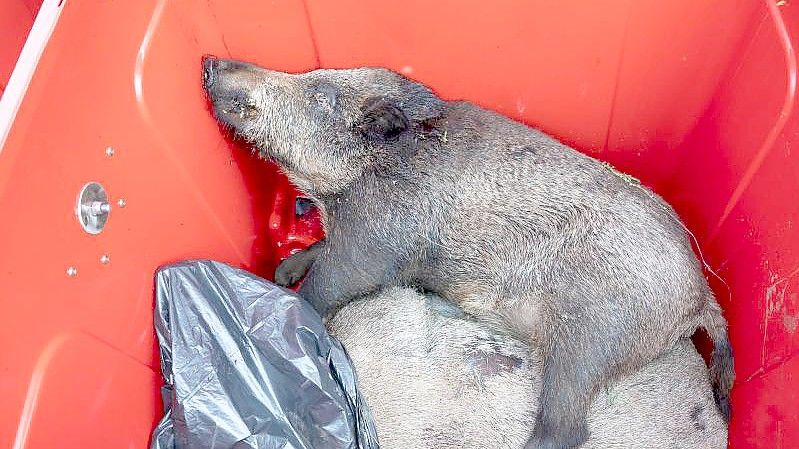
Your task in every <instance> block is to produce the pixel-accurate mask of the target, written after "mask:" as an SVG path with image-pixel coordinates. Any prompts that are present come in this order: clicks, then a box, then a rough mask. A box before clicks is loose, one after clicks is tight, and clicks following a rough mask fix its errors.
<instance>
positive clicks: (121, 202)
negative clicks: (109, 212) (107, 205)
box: [117, 198, 128, 207]
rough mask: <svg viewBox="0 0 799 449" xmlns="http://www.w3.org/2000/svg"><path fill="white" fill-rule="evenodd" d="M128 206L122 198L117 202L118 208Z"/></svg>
mask: <svg viewBox="0 0 799 449" xmlns="http://www.w3.org/2000/svg"><path fill="white" fill-rule="evenodd" d="M127 204H128V202H127V201H125V200H124V199H122V198H120V199H119V201H117V206H119V207H125V206H127Z"/></svg>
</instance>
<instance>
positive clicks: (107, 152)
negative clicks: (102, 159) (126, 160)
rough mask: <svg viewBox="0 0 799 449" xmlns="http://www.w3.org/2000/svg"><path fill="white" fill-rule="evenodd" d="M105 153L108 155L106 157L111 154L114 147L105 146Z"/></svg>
mask: <svg viewBox="0 0 799 449" xmlns="http://www.w3.org/2000/svg"><path fill="white" fill-rule="evenodd" d="M105 155H106V156H108V157H111V156H113V155H114V148H113V147H108V148H106V149H105Z"/></svg>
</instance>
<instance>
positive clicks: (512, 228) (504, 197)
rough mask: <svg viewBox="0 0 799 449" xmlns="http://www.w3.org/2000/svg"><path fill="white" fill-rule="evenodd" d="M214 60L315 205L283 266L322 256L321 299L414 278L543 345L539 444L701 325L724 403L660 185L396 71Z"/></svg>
mask: <svg viewBox="0 0 799 449" xmlns="http://www.w3.org/2000/svg"><path fill="white" fill-rule="evenodd" d="M204 70H205V71H206V77H205V79H206V83H205V87H206V91H207V92H208V94H209V97H210V98H211V100H212V103H213V106H214V113H215V115H216V117H217V119H218V120H219V121H220V122H222V123H224V124H226V125H227V126H230V127H232V128H233V129H234V130H235V132H236V133H237V134H238V135H240V136H241V137H243V138H245V139H247V140H248V141H250V142H251V143H253V144H254V145H255V146H256V147H257V148H258V149H259V150H260V151H261V152H262V154H263V155H264V156H265V157H268V158H270V159H272V160H274V161H275V162H277V163H278V164H279V165H280V166H281V168H282V169H283V170H284V171H285V172H286V174H287V175H288V176H289V178H290V179H291V180H292V181H293V182H294V183H295V184H296V185H297V186H298V187H299V188H300V189H301V190H302V191H303V192H305V193H306V194H308V195H309V196H311V197H312V198H314V200H315V202H316V204H317V205H318V206H319V208H320V209H321V212H322V217H323V222H324V226H325V230H326V240H325V241H324V242H323V243H320V244H319V246H318V247H315V249H314V250H313V254H311V255H310V256H308V257H301V256H298V257H295V258H292V259H290V260H287V261H286V264H287V265H285V266H283V267H281V268H282V273H289V274H291V276H290V277H286V278H285V279H283V281H291V280H292V279H291V278H296V277H299V276H301V274H302V272H304V271H305V269H306V268H307V267H308V266H310V270H309V272H308V275H307V277H306V279H305V281H304V282H303V283H302V286H301V290H300V293H301V294H302V295H303V296H304V297H305V298H306V299H307V300H309V301H310V302H311V303H312V304H314V306H315V307H316V308H317V310H319V311H320V313H323V314H329V313H330V312H332V311H334V310H336V309H337V308H339V307H341V306H342V305H344V304H346V303H347V302H349V301H352V300H353V299H355V298H359V297H361V296H363V295H365V294H368V293H371V292H375V291H378V290H379V289H381V288H384V287H386V286H393V285H411V286H416V287H419V288H422V289H425V290H427V291H431V292H435V293H437V294H439V295H441V296H442V297H444V298H446V299H448V300H450V301H452V302H454V303H456V304H458V305H459V306H460V307H461V308H463V309H464V310H465V311H467V312H468V313H470V314H473V315H478V316H482V317H484V318H485V319H490V320H494V321H497V322H501V323H503V325H506V326H508V327H510V328H511V329H513V331H514V332H516V334H517V335H519V336H521V337H522V338H524V339H527V340H528V341H530V342H531V343H533V344H540V345H543V348H544V349H543V353H544V372H543V390H542V393H541V399H540V408H539V410H540V413H538V415H537V421H536V424H535V432H534V436H533V438H532V439H531V441H530V443H529V446H528V447H531V448H536V449H560V448H570V447H575V446H577V445H579V444H580V443H581V442H582V441H584V440H585V439H586V438H587V437H588V433H587V427H586V424H585V416H586V412H587V410H588V406H589V404H590V403H591V400H592V398H593V397H594V396H595V395H596V394H597V393H598V392H599V391H601V390H602V389H604V388H606V387H607V386H608V385H609V384H610V383H612V382H613V381H614V380H615V379H618V378H619V376H621V375H624V374H626V373H630V372H633V371H635V370H637V369H639V368H641V367H642V366H644V365H645V364H646V363H648V362H649V361H651V360H653V359H654V358H656V357H657V356H659V355H660V354H662V353H663V352H664V351H666V350H667V349H668V348H670V347H671V346H672V345H673V344H675V342H677V341H678V340H679V339H681V338H683V337H685V336H688V335H691V334H692V333H693V332H694V331H695V329H696V328H697V327H699V326H703V327H705V328H706V329H707V330H708V333H709V334H710V336H711V337H712V338H713V340H714V343H715V346H716V352H715V356H714V358H713V360H714V363H715V364H714V367H713V370H712V372H713V373H714V376H715V377H714V382H715V384H716V386H717V396H718V398H719V403H720V404H722V405H723V406H726V404H728V403H729V401H728V395H729V388H730V387H731V385H732V379H733V377H734V372H733V368H732V367H733V365H732V352H731V350H730V347H729V342H728V339H727V330H726V321H725V320H724V318H723V317H722V315H721V310H720V308H719V306H718V303H717V302H716V300H715V298H714V297H713V294H712V292H711V290H710V288H709V286H708V284H707V281H706V279H705V278H704V276H703V275H702V271H701V267H700V265H699V263H698V261H697V259H696V257H695V255H694V253H693V251H692V250H691V246H690V244H689V242H688V240H687V238H686V235H685V232H684V229H683V226H682V224H681V222H680V221H679V218H678V217H677V216H676V214H675V213H674V211H673V210H672V209H671V208H670V207H669V206H668V205H666V203H665V202H663V201H662V200H661V199H660V198H659V197H658V196H656V195H655V194H654V193H652V192H650V191H649V190H647V189H645V188H643V187H641V186H639V185H637V184H635V183H631V182H630V180H629V178H627V177H625V176H621V175H620V174H619V173H618V172H616V171H615V170H613V169H611V168H609V167H607V166H605V165H603V164H602V163H600V162H599V161H597V160H595V159H592V158H590V157H588V156H586V155H584V154H581V153H579V152H577V151H575V150H573V149H571V148H569V147H568V146H566V145H563V144H562V143H560V142H558V141H556V140H555V139H553V138H551V137H549V136H547V135H545V134H543V133H541V132H539V131H537V130H535V129H531V128H529V127H527V126H525V125H523V124H520V123H517V122H514V121H512V120H510V119H508V118H507V117H503V116H501V115H499V114H496V113H493V112H490V111H487V110H484V109H481V108H479V107H477V106H475V105H473V104H470V103H467V102H445V101H443V100H441V99H439V98H438V97H436V96H435V95H434V94H433V92H431V91H430V89H428V88H426V87H424V86H422V85H421V84H418V83H415V82H413V81H410V80H408V79H407V78H404V77H402V76H401V75H399V74H396V73H394V72H391V71H388V70H385V69H370V68H362V69H351V70H316V71H313V72H308V73H304V74H298V75H290V74H285V73H280V72H274V71H269V70H266V69H262V68H259V67H257V66H254V65H250V64H246V63H242V62H238V61H227V60H217V59H210V60H207V61H206V62H205V68H204ZM294 264H296V266H294ZM279 271H280V270H279ZM278 274H281V273H280V272H279V273H278ZM281 275H282V274H281ZM279 280H280V279H279Z"/></svg>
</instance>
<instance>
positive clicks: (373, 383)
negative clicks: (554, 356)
mask: <svg viewBox="0 0 799 449" xmlns="http://www.w3.org/2000/svg"><path fill="white" fill-rule="evenodd" d="M328 330H329V331H330V333H331V334H332V335H334V336H335V337H336V338H338V339H339V341H341V342H342V343H343V344H344V345H345V347H346V348H347V352H348V354H349V355H350V357H351V358H352V360H353V364H354V365H355V368H356V370H357V372H358V387H359V390H360V391H361V393H362V394H363V395H364V396H365V398H366V401H367V403H368V404H369V406H370V409H371V411H372V413H373V415H374V417H375V422H376V425H377V432H378V436H379V438H380V447H381V448H382V449H406V448H414V449H483V448H489V447H490V448H494V449H518V448H521V447H522V446H523V445H524V443H525V442H526V441H527V439H528V438H529V436H530V429H531V428H532V426H533V423H534V422H535V417H536V410H537V405H538V396H539V394H540V391H541V369H542V358H541V355H540V351H539V350H538V349H539V348H537V347H534V348H533V350H532V351H530V350H529V349H528V347H527V346H528V345H527V343H526V342H523V341H520V340H517V339H515V338H513V337H511V336H510V335H509V334H507V333H504V332H502V331H501V329H497V328H495V327H494V326H492V325H490V324H487V323H482V322H480V321H479V320H476V319H473V318H470V317H468V316H467V315H465V314H463V313H460V312H459V311H458V310H457V308H455V307H452V306H450V305H449V303H447V302H444V301H443V300H441V299H440V298H437V297H435V296H432V295H427V296H425V295H421V294H419V293H417V292H416V291H414V290H411V289H401V288H393V289H389V290H387V291H385V292H381V293H379V294H376V295H373V296H370V297H366V298H362V299H358V300H356V301H354V302H352V303H350V304H348V305H346V306H344V307H343V308H342V309H341V310H340V311H339V312H337V313H336V314H335V315H334V316H333V318H332V319H331V320H330V321H329V323H328ZM476 354H479V357H477V359H479V360H478V363H475V355H476ZM588 428H589V430H590V438H589V439H588V441H586V442H585V443H584V444H583V445H582V446H580V448H581V449H672V448H675V447H679V448H682V449H724V448H726V447H727V426H726V425H725V423H724V420H723V418H722V416H721V414H720V413H719V411H718V410H717V409H716V407H715V406H714V404H713V392H712V389H711V385H710V382H709V380H708V370H707V368H706V367H705V364H704V362H703V361H702V358H701V357H700V356H699V354H697V352H696V350H695V349H694V347H693V345H692V344H691V342H690V341H688V340H685V339H682V340H680V341H678V342H677V343H676V345H675V346H674V347H673V348H671V349H669V350H667V351H666V352H665V353H664V354H663V355H661V356H659V357H658V358H656V359H655V360H653V361H651V362H649V363H648V364H646V365H645V366H644V367H643V368H641V369H639V370H637V371H634V372H632V373H631V374H629V375H626V376H621V377H620V378H619V379H618V380H617V381H615V382H613V383H612V384H611V385H610V386H609V387H607V388H604V389H602V390H601V391H600V392H599V394H598V395H597V396H596V398H595V399H594V400H593V403H592V404H591V406H590V408H589V412H588Z"/></svg>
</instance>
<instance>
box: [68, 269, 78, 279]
mask: <svg viewBox="0 0 799 449" xmlns="http://www.w3.org/2000/svg"><path fill="white" fill-rule="evenodd" d="M77 275H78V269H77V268H75V267H69V268H67V276H69V277H71V278H74V277H75V276H77Z"/></svg>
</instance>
